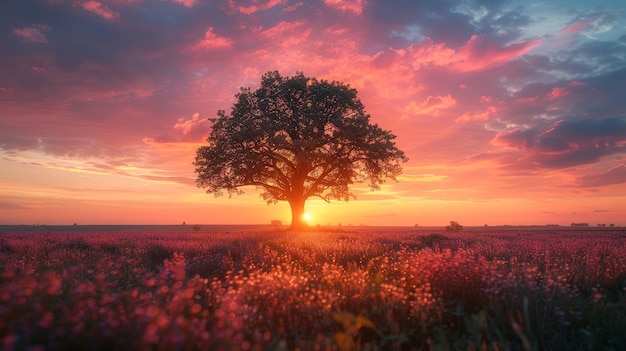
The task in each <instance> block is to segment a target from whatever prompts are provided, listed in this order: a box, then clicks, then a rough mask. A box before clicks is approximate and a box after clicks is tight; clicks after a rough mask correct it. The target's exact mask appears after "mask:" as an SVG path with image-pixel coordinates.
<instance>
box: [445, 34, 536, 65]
mask: <svg viewBox="0 0 626 351" xmlns="http://www.w3.org/2000/svg"><path fill="white" fill-rule="evenodd" d="M539 44H540V41H539V40H521V41H517V42H514V43H511V44H509V45H506V46H501V45H500V44H499V43H498V42H496V41H495V40H493V39H491V38H489V37H488V36H485V35H476V34H475V35H472V37H471V38H470V39H469V41H468V42H467V43H466V44H465V45H464V46H463V47H462V48H461V49H460V51H459V52H458V53H457V55H456V59H457V61H458V62H457V63H456V65H455V68H456V69H457V70H460V71H475V70H481V69H486V68H491V67H494V66H498V65H502V64H504V63H506V62H508V61H510V60H513V59H515V58H517V57H520V56H522V55H524V54H527V53H528V52H529V51H530V50H532V49H533V48H534V47H536V46H538V45H539Z"/></svg>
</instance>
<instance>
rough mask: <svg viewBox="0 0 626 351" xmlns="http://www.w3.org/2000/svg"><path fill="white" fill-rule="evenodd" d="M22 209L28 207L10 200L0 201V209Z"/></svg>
mask: <svg viewBox="0 0 626 351" xmlns="http://www.w3.org/2000/svg"><path fill="white" fill-rule="evenodd" d="M24 209H28V207H24V206H22V205H20V204H16V203H12V202H2V201H0V210H24Z"/></svg>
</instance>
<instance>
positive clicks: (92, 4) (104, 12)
mask: <svg viewBox="0 0 626 351" xmlns="http://www.w3.org/2000/svg"><path fill="white" fill-rule="evenodd" d="M78 5H79V6H80V7H82V8H83V9H85V10H87V11H89V12H93V13H95V14H96V15H98V16H101V17H102V18H104V19H107V20H114V19H117V18H119V17H120V14H119V13H118V12H115V11H112V10H111V9H109V8H108V7H107V6H106V5H103V4H102V3H100V2H98V1H95V0H89V1H85V2H82V3H80V4H78Z"/></svg>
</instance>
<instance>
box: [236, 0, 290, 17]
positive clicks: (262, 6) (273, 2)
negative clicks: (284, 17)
mask: <svg viewBox="0 0 626 351" xmlns="http://www.w3.org/2000/svg"><path fill="white" fill-rule="evenodd" d="M242 3H248V5H246V4H242ZM283 3H285V0H267V1H259V0H247V1H235V0H228V5H229V6H230V8H231V10H235V11H238V12H240V13H243V14H245V15H251V14H253V13H255V12H258V11H264V10H268V9H271V8H272V7H275V6H278V5H282V4H283Z"/></svg>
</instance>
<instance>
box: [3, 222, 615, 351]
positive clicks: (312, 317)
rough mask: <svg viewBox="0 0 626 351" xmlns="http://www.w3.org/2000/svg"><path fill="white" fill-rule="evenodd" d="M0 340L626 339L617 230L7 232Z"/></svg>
mask: <svg viewBox="0 0 626 351" xmlns="http://www.w3.org/2000/svg"><path fill="white" fill-rule="evenodd" d="M0 348H2V349H3V350H67V349H80V350H626V232H625V231H619V230H611V231H608V230H605V231H566V230H563V229H561V230H558V231H550V230H549V229H546V230H543V231H529V230H525V231H516V230H502V231H461V232H444V231H440V232H436V231H433V232H422V231H411V230H409V229H407V230H406V231H389V232H384V231H359V229H356V228H355V229H354V230H353V231H351V232H339V231H334V232H332V231H331V232H321V231H320V232H305V233H295V232H285V231H249V232H238V231H225V230H224V231H217V232H211V231H197V232H171V233H166V232H133V233H128V232H113V231H110V232H48V233H28V232H23V233H18V232H4V233H0Z"/></svg>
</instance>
